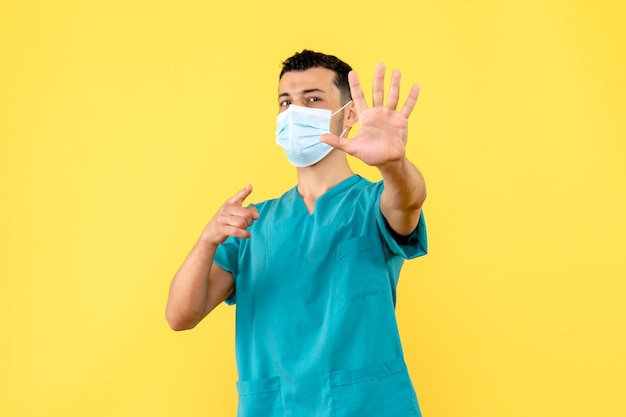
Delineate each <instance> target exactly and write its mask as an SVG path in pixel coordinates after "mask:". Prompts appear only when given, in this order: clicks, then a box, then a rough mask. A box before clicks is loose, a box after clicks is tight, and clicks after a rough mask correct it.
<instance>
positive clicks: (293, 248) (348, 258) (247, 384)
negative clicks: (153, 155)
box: [214, 175, 427, 417]
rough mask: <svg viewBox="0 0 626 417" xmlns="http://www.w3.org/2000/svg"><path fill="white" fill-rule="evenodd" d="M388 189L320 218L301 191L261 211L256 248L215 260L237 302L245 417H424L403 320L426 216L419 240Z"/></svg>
mask: <svg viewBox="0 0 626 417" xmlns="http://www.w3.org/2000/svg"><path fill="white" fill-rule="evenodd" d="M382 190H383V183H382V181H381V182H378V183H372V182H370V181H368V180H366V179H364V178H362V177H360V176H358V175H355V176H352V177H350V178H348V179H346V180H344V181H343V182H341V183H339V184H338V185H336V186H334V187H333V188H331V189H330V190H328V191H327V192H326V193H324V194H323V195H322V196H320V197H319V198H318V200H317V201H316V203H315V209H314V213H313V214H310V213H309V212H308V210H307V208H306V205H305V203H304V201H303V200H302V198H301V196H300V195H299V194H298V192H297V189H296V188H295V187H294V188H292V189H291V190H289V191H287V192H286V193H285V194H284V195H282V196H281V197H280V198H278V199H274V200H268V201H265V202H262V203H260V204H258V205H256V207H257V209H258V211H259V215H260V218H259V220H257V221H256V222H255V223H254V224H253V225H252V226H251V227H250V229H249V230H250V232H251V234H252V237H251V238H250V239H238V238H232V237H231V238H228V239H227V240H226V241H225V242H224V243H223V244H222V245H220V246H219V247H218V250H217V253H216V255H215V259H214V262H215V263H216V264H217V265H219V266H220V267H222V268H223V269H225V270H226V271H229V272H230V273H231V274H232V275H233V278H234V280H235V293H234V294H233V295H232V296H231V297H230V298H229V299H227V300H226V302H227V303H229V304H234V303H236V306H237V307H236V332H235V333H236V358H237V368H238V373H239V381H238V382H237V389H238V392H239V407H238V416H240V417H251V416H255V417H258V416H262V417H275V416H281V417H302V416H315V417H325V416H328V417H330V416H332V417H348V416H350V417H353V416H354V417H356V416H359V417H369V416H372V417H374V416H375V417H381V416H385V417H395V416H398V417H400V416H402V417H406V416H420V415H421V414H420V411H419V406H418V402H417V397H416V395H415V391H414V389H413V385H412V383H411V380H410V378H409V374H408V371H407V368H406V364H405V362H404V359H403V353H402V347H401V344H400V336H399V334H398V327H397V324H396V318H395V302H396V286H397V284H398V277H399V274H400V269H401V267H402V264H403V262H404V259H410V258H415V257H418V256H421V255H424V254H426V251H427V240H426V227H425V224H424V218H423V215H422V217H420V220H419V224H418V226H417V228H416V230H415V231H414V232H413V233H412V234H411V235H409V236H408V237H402V236H398V235H395V234H394V233H393V231H392V230H391V229H390V228H389V226H388V225H387V222H386V221H385V218H384V217H383V215H382V213H381V211H380V195H381V192H382Z"/></svg>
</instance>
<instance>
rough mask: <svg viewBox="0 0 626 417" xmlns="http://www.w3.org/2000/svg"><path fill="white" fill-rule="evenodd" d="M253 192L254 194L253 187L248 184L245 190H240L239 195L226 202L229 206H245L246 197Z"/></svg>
mask: <svg viewBox="0 0 626 417" xmlns="http://www.w3.org/2000/svg"><path fill="white" fill-rule="evenodd" d="M251 192H252V185H250V184H248V185H246V187H245V188H243V189H242V190H239V192H238V193H237V194H235V195H234V196H232V197H231V198H229V199H228V200H226V202H227V203H229V204H237V205H239V206H240V205H242V204H243V201H244V200H245V199H246V197H248V196H249V195H250V193H251Z"/></svg>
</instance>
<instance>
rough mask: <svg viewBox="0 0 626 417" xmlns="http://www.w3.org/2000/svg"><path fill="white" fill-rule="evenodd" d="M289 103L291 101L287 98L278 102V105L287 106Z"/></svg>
mask: <svg viewBox="0 0 626 417" xmlns="http://www.w3.org/2000/svg"><path fill="white" fill-rule="evenodd" d="M290 104H291V101H289V100H283V101H281V102H280V103H279V106H280V107H288V106H289V105H290Z"/></svg>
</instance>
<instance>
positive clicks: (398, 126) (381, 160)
mask: <svg viewBox="0 0 626 417" xmlns="http://www.w3.org/2000/svg"><path fill="white" fill-rule="evenodd" d="M348 81H349V84H350V91H351V93H352V99H353V101H354V106H355V107H356V111H357V114H358V119H359V123H360V127H359V131H358V132H357V134H356V135H355V136H354V138H352V139H344V138H340V137H338V136H336V135H332V134H327V135H323V136H322V137H321V138H320V140H321V141H322V142H325V143H327V144H329V145H331V146H333V147H335V148H337V149H340V150H342V151H344V152H345V153H347V154H349V155H352V156H354V157H356V158H358V159H360V160H361V161H363V162H364V163H366V164H368V165H371V166H375V167H376V168H378V170H379V171H380V173H381V174H382V177H383V182H384V184H385V188H384V190H383V193H382V195H381V200H380V209H381V211H382V213H383V216H384V217H385V219H386V220H387V222H388V223H389V225H390V226H391V228H392V229H393V230H394V231H396V232H397V233H399V234H401V235H408V234H410V233H411V232H412V231H413V230H414V229H415V227H417V224H418V222H419V219H420V213H421V207H422V204H423V202H424V200H425V199H426V185H425V183H424V178H423V176H422V174H421V172H420V171H419V170H418V169H417V168H416V167H415V166H414V165H413V164H412V163H411V162H410V161H409V160H408V159H407V158H406V142H407V137H408V123H409V116H410V115H411V112H412V111H413V108H414V107H415V103H417V98H418V97H419V92H420V89H419V87H418V86H417V85H413V86H412V87H411V91H410V93H409V96H408V98H407V99H406V101H405V103H404V105H403V106H402V108H401V109H400V110H399V111H398V110H397V106H398V101H399V92H400V71H397V70H395V71H393V72H392V74H391V83H390V87H389V93H388V95H387V105H386V106H385V104H384V96H385V89H384V81H385V65H384V64H378V65H377V66H376V70H375V72H374V82H373V85H372V96H373V98H372V107H368V105H367V102H366V100H365V97H364V95H363V90H362V88H361V84H360V82H359V78H358V76H357V74H356V73H355V72H354V71H351V72H350V73H349V74H348Z"/></svg>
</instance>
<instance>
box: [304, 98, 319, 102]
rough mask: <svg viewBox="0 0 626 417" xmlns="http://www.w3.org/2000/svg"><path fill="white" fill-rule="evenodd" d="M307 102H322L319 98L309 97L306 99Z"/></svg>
mask: <svg viewBox="0 0 626 417" xmlns="http://www.w3.org/2000/svg"><path fill="white" fill-rule="evenodd" d="M306 101H308V102H309V103H315V102H316V101H320V98H319V97H308V98H307V99H306Z"/></svg>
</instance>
